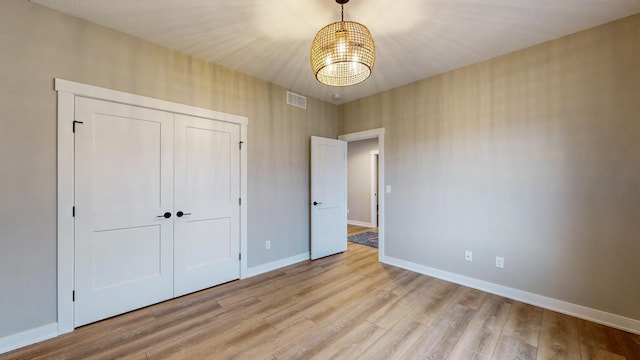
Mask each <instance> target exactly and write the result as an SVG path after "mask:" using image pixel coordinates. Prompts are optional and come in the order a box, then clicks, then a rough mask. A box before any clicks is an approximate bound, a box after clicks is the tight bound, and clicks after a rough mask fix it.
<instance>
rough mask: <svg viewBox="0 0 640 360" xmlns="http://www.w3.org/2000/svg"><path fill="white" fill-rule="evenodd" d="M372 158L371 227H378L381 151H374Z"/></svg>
mask: <svg viewBox="0 0 640 360" xmlns="http://www.w3.org/2000/svg"><path fill="white" fill-rule="evenodd" d="M370 154H371V155H370V156H371V167H370V168H369V169H370V171H369V172H370V173H371V192H370V193H369V195H370V198H371V212H370V215H371V227H378V221H376V220H377V217H378V216H377V215H378V211H377V207H376V205H377V204H376V203H377V201H376V197H378V192H379V191H378V181H377V180H378V179H377V176H376V175H377V174H378V164H377V161H376V155H378V156H379V155H380V151H379V150H372V151H371V152H370Z"/></svg>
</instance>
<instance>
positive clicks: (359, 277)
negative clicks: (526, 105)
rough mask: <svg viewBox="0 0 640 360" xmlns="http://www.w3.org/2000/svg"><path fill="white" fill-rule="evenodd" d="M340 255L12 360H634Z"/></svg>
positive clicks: (623, 341)
mask: <svg viewBox="0 0 640 360" xmlns="http://www.w3.org/2000/svg"><path fill="white" fill-rule="evenodd" d="M348 246H349V248H348V251H347V252H345V253H343V254H338V255H334V256H330V257H327V258H323V259H320V260H316V261H313V262H311V261H306V262H302V263H299V264H296V265H293V266H289V267H286V268H283V269H280V270H277V271H272V272H269V273H266V274H262V275H259V276H256V277H253V278H250V279H246V280H239V281H235V282H231V283H227V284H224V285H221V286H217V287H214V288H211V289H208V290H204V291H201V292H198V293H195V294H191V295H187V296H183V297H181V298H178V299H174V300H171V301H167V302H164V303H161V304H157V305H153V306H149V307H147V308H144V309H141V310H137V311H134V312H130V313H127V314H124V315H121V316H118V317H114V318H111V319H107V320H104V321H101V322H98V323H94V324H90V325H87V326H84V327H82V328H79V329H76V330H75V331H74V332H73V333H70V334H66V335H63V336H60V337H57V338H55V339H51V340H49V341H45V342H42V343H39V344H36V345H32V346H29V347H26V348H23V349H19V350H17V351H14V352H11V353H7V354H4V355H0V359H2V360H15V359H116V358H118V359H135V360H138V359H139V360H142V359H144V360H149V359H258V360H263V359H270V360H274V359H276V360H281V359H367V360H370V359H452V360H458V359H461V360H466V359H487V360H489V359H506V360H512V359H522V360H528V359H532V360H533V359H537V360H543V359H544V360H546V359H582V360H587V359H594V360H598V359H640V336H637V335H633V334H629V333H625V332H623V331H619V330H615V329H612V328H609V327H606V326H602V325H598V324H594V323H592V322H588V321H584V320H580V319H576V318H573V317H570V316H566V315H562V314H558V313H555V312H552V311H548V310H543V309H541V308H538V307H535V306H531V305H527V304H523V303H520V302H517V301H512V300H509V299H506V298H503V297H499V296H496V295H492V294H488V293H484V292H481V291H478V290H474V289H470V288H466V287H463V286H460V285H456V284H452V283H448V282H445V281H442V280H439V279H435V278H432V277H429V276H424V275H420V274H416V273H413V272H410V271H407V270H403V269H399V268H395V267H392V266H387V265H383V264H380V263H378V262H377V251H376V249H373V248H369V247H366V246H361V245H358V244H352V243H349V244H348Z"/></svg>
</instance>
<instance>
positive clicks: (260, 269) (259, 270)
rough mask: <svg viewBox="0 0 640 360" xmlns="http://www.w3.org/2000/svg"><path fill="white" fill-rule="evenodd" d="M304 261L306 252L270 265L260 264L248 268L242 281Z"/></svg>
mask: <svg viewBox="0 0 640 360" xmlns="http://www.w3.org/2000/svg"><path fill="white" fill-rule="evenodd" d="M305 260H309V253H308V252H306V253H302V254H298V255H294V256H291V257H288V258H286V259H282V260H278V261H274V262H270V263H267V264H262V265H258V266H254V267H250V268H248V269H247V274H246V276H245V277H243V279H246V278H248V277H252V276H256V275H260V274H264V273H266V272H269V271H273V270H277V269H280V268H283V267H285V266H289V265H293V264H296V263H299V262H301V261H305Z"/></svg>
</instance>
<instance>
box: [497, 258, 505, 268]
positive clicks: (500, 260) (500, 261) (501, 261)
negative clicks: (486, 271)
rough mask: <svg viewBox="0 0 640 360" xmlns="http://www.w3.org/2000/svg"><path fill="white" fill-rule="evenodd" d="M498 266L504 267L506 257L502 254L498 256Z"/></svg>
mask: <svg viewBox="0 0 640 360" xmlns="http://www.w3.org/2000/svg"><path fill="white" fill-rule="evenodd" d="M496 267H497V268H500V269H504V258H503V257H500V256H496Z"/></svg>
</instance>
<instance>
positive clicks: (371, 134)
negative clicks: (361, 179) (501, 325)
mask: <svg viewBox="0 0 640 360" xmlns="http://www.w3.org/2000/svg"><path fill="white" fill-rule="evenodd" d="M376 138H377V139H378V153H379V158H378V189H381V190H382V189H385V181H384V128H378V129H372V130H365V131H359V132H355V133H350V134H344V135H340V136H338V139H340V140H344V141H346V142H351V141H358V140H366V139H376ZM346 181H347V179H345V182H346ZM384 229H385V228H384V191H378V261H382V259H384V257H385V250H384Z"/></svg>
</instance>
